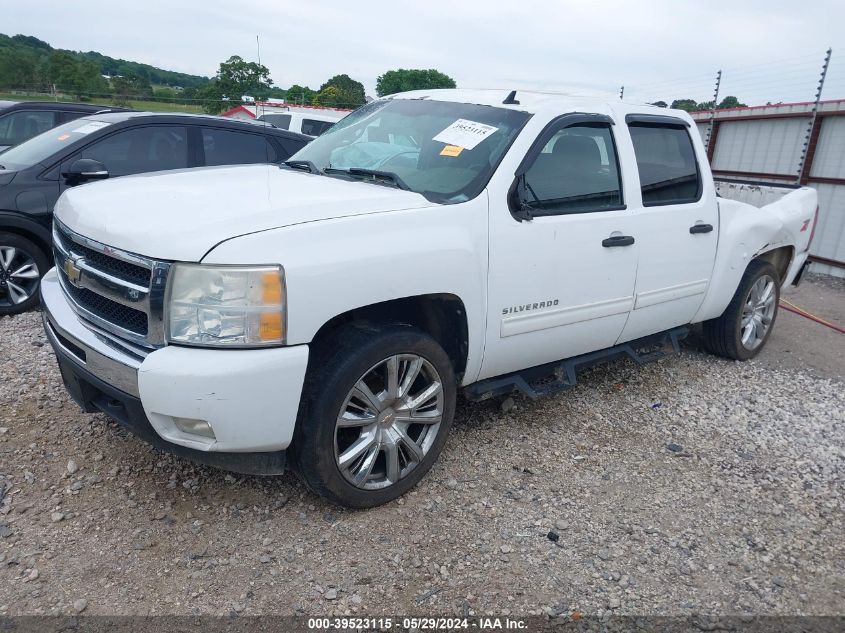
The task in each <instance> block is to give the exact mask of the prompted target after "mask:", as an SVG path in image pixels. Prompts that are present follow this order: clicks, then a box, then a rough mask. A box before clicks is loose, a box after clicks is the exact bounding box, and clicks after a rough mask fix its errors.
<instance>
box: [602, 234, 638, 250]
mask: <svg viewBox="0 0 845 633" xmlns="http://www.w3.org/2000/svg"><path fill="white" fill-rule="evenodd" d="M633 243H634V238H633V237H631V236H630V235H611V236H610V237H607V238H605V239H603V240H602V241H601V245H602V246H604V247H605V248H613V247H614V246H630V245H631V244H633Z"/></svg>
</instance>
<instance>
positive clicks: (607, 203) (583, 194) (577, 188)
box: [518, 124, 623, 216]
mask: <svg viewBox="0 0 845 633" xmlns="http://www.w3.org/2000/svg"><path fill="white" fill-rule="evenodd" d="M518 189H519V198H520V201H521V202H522V203H523V204H524V205H525V206H527V207H528V208H529V209H530V210H531V213H532V215H535V216H541V215H559V214H566V213H587V212H590V211H608V210H612V209H619V208H620V207H622V205H623V202H622V182H621V180H620V178H619V164H618V162H617V159H616V146H615V144H614V142H613V133H612V132H611V130H610V127H609V126H608V125H607V124H585V125H573V126H570V127H566V128H563V129H561V130H559V131H558V132H557V133H556V134H555V135H554V136H553V137H552V138H551V139H550V140H549V142H548V143H546V145H545V146H544V147H543V149H542V150H541V151H540V153H539V154H538V155H537V158H536V159H534V162H533V163H532V164H531V166H530V167H529V168H528V170H527V171H526V172H525V176H524V178H521V179H520V182H519V187H518Z"/></svg>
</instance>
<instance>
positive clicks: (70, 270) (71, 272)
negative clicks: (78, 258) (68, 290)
mask: <svg viewBox="0 0 845 633" xmlns="http://www.w3.org/2000/svg"><path fill="white" fill-rule="evenodd" d="M62 269H64V271H65V275H67V279H68V281H69V282H70V283H72V284H73V285H74V286H78V285H79V280H80V279H81V278H82V269H81V268H79V267H78V266H77V265H76V262H75V261H74V260H72V259H71V258H70V257H68V258H67V259H66V260H65V262H64V264H62Z"/></svg>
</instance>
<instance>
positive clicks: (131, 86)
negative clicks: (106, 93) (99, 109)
mask: <svg viewBox="0 0 845 633" xmlns="http://www.w3.org/2000/svg"><path fill="white" fill-rule="evenodd" d="M111 89H112V99H113V101H114V104H115V105H116V106H121V107H124V108H126V107H129V106H130V105H131V104H130V103H129V102H130V100H131V99H137V98H142V99H149V98H150V97H152V96H153V89H152V86H150V82H149V81H147V80H146V79H144V78H143V77H138V76H137V75H126V76H125V77H124V76H117V77H112V78H111Z"/></svg>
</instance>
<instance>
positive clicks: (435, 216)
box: [203, 185, 487, 379]
mask: <svg viewBox="0 0 845 633" xmlns="http://www.w3.org/2000/svg"><path fill="white" fill-rule="evenodd" d="M372 186H375V185H372ZM203 263H223V264H269V263H278V264H281V265H282V266H283V267H284V269H285V278H286V283H287V293H288V343H289V344H291V345H298V344H304V343H310V342H311V341H312V340H313V338H314V336H315V334H316V333H317V331H318V330H319V329H320V327H322V326H323V325H324V324H325V323H327V322H328V321H329V320H331V319H332V318H333V317H335V316H337V315H340V314H343V313H345V312H348V311H350V310H353V309H356V308H361V307H364V306H369V305H372V304H376V303H381V302H385V301H391V300H394V299H401V298H406V297H414V296H418V295H427V294H451V295H455V296H456V297H458V298H459V299H461V301H462V302H463V304H464V306H465V309H466V318H467V326H468V330H469V341H468V343H469V350H468V351H469V353H468V357H467V365H466V372H465V377H466V378H467V379H474V377H475V375H477V373H478V370H479V369H480V366H481V356H482V353H483V349H484V342H483V334H482V333H483V332H484V331H485V321H486V287H487V195H486V192H485V193H482V194H481V195H479V196H478V197H476V198H475V199H473V200H470V201H468V202H464V203H461V204H452V205H437V206H433V207H426V208H422V209H406V210H398V211H388V212H384V213H374V214H367V215H359V216H351V217H345V218H336V219H329V220H319V221H315V222H306V223H301V224H296V225H293V226H287V227H283V228H279V229H273V230H270V231H263V232H259V233H253V234H250V235H245V236H241V237H237V238H234V239H232V240H229V241H226V242H223V243H222V244H220V245H218V246H217V247H215V248H214V249H213V250H212V251H211V252H210V253H208V255H207V256H206V257H205V258H203Z"/></svg>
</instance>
